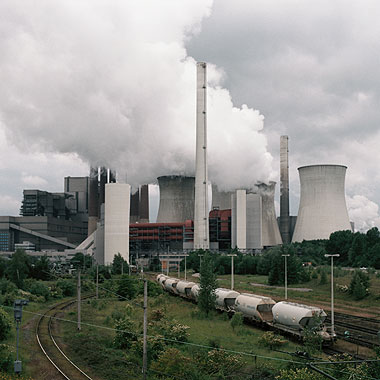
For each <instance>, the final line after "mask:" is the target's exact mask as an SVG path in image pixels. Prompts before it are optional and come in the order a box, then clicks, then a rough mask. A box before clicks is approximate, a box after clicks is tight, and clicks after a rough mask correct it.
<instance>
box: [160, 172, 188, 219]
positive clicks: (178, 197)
mask: <svg viewBox="0 0 380 380" xmlns="http://www.w3.org/2000/svg"><path fill="white" fill-rule="evenodd" d="M157 180H158V185H159V187H160V206H159V208H158V215H157V223H165V222H166V223H177V222H179V223H181V222H184V221H185V220H188V219H191V220H193V219H194V186H195V178H194V177H184V176H180V175H171V176H162V177H158V178H157Z"/></svg>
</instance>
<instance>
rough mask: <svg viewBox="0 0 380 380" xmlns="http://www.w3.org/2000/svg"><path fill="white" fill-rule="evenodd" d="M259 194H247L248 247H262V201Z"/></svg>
mask: <svg viewBox="0 0 380 380" xmlns="http://www.w3.org/2000/svg"><path fill="white" fill-rule="evenodd" d="M261 201H262V200H261V196H260V195H258V194H247V244H246V245H247V249H250V250H252V249H262V248H263V246H262V239H261V236H262V218H261V215H262V202H261Z"/></svg>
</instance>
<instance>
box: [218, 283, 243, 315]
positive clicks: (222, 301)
mask: <svg viewBox="0 0 380 380" xmlns="http://www.w3.org/2000/svg"><path fill="white" fill-rule="evenodd" d="M239 294H240V293H238V292H235V291H234V290H231V289H225V288H217V289H216V290H215V295H216V300H215V307H216V309H218V310H223V311H232V310H233V309H234V306H235V300H236V298H237V297H238V296H239Z"/></svg>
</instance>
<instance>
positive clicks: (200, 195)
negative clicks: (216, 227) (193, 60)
mask: <svg viewBox="0 0 380 380" xmlns="http://www.w3.org/2000/svg"><path fill="white" fill-rule="evenodd" d="M206 95H207V65H206V63H205V62H198V63H197V108H196V132H197V138H196V157H195V207H194V248H195V249H209V247H210V237H209V221H208V220H209V217H208V213H209V210H208V173H207V114H206V110H207V99H206Z"/></svg>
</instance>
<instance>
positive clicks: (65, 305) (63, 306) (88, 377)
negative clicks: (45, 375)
mask: <svg viewBox="0 0 380 380" xmlns="http://www.w3.org/2000/svg"><path fill="white" fill-rule="evenodd" d="M89 297H92V296H88V297H85V298H89ZM75 302H76V300H70V301H66V302H62V303H60V304H57V305H54V306H53V307H51V308H50V309H48V310H47V311H46V312H45V313H44V314H43V315H41V317H40V318H39V320H38V323H37V326H36V339H37V342H38V345H39V346H40V348H41V351H42V352H43V354H44V355H45V356H46V358H47V359H48V360H49V361H50V363H51V364H52V365H53V366H54V367H55V369H56V370H57V371H58V372H59V373H60V374H61V375H62V376H63V377H64V378H65V379H66V380H72V379H71V378H70V377H69V376H68V375H67V374H65V373H64V372H63V370H62V369H61V368H59V367H58V365H57V364H56V363H55V362H54V361H53V359H52V358H51V357H50V356H49V354H48V353H47V352H46V350H45V348H46V346H45V348H44V347H43V344H42V342H41V340H40V336H39V330H40V327H41V322H42V320H43V319H44V318H49V322H48V335H49V338H50V340H51V341H52V342H53V344H54V346H55V347H56V348H57V349H58V351H59V352H60V354H61V355H62V356H63V357H64V358H65V360H66V361H67V362H68V363H70V364H71V365H72V366H73V367H74V368H75V369H76V370H78V371H79V372H80V373H82V375H84V376H85V377H86V378H87V379H88V380H93V379H92V378H91V377H90V376H88V375H87V374H86V373H85V372H83V371H82V370H81V369H80V368H79V367H78V366H77V365H76V364H75V363H73V362H72V361H71V360H70V359H69V358H68V357H67V356H66V355H65V354H64V352H63V351H62V350H61V348H60V347H59V346H58V344H57V343H56V341H55V339H54V337H53V335H52V333H51V321H52V316H51V315H50V316H49V315H47V314H48V313H49V312H51V311H53V310H54V309H57V308H58V307H60V306H62V307H61V310H63V309H65V308H66V307H68V306H70V305H72V304H73V303H75Z"/></svg>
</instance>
